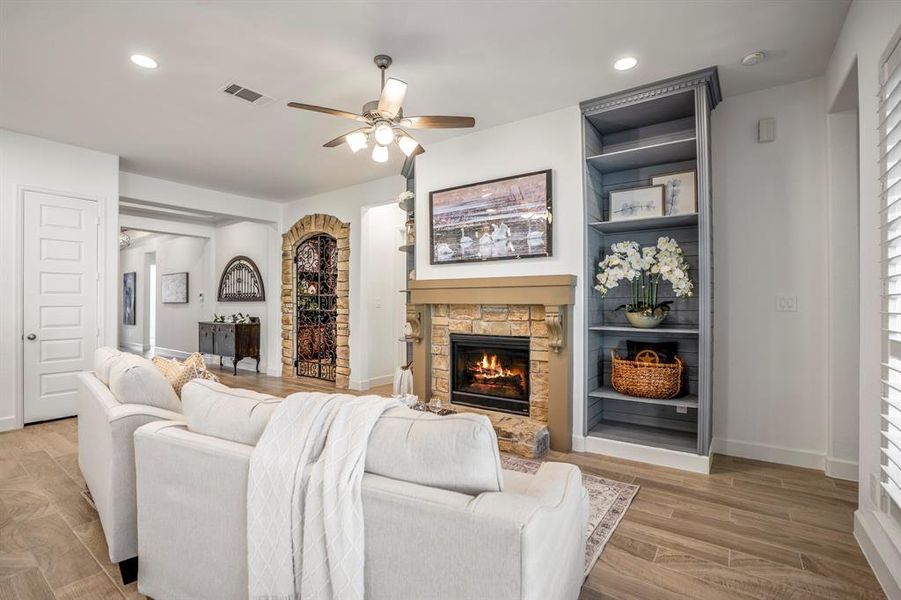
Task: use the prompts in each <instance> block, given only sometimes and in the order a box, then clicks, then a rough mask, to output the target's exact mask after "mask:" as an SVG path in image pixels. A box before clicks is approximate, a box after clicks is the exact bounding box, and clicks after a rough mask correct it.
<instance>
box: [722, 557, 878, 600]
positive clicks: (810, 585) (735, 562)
mask: <svg viewBox="0 0 901 600" xmlns="http://www.w3.org/2000/svg"><path fill="white" fill-rule="evenodd" d="M802 562H803V561H802ZM730 564H731V566H732V567H733V568H734V569H736V570H739V571H743V572H745V573H748V574H751V575H754V576H756V577H760V578H762V579H766V580H768V581H771V582H773V583H778V584H781V585H787V586H790V587H793V588H797V589H799V590H803V591H804V592H806V593H809V594H813V595H814V596H815V597H817V598H824V599H829V600H842V599H845V598H847V599H848V600H852V599H861V600H884V598H885V595H884V594H883V593H882V590H873V589H872V588H867V587H862V586H858V585H854V584H852V583H850V582H848V581H845V580H843V579H833V578H829V577H824V576H822V575H819V574H817V573H814V572H812V571H808V570H806V569H801V570H799V569H794V568H791V567H786V566H785V565H779V564H776V563H773V562H770V561H768V560H764V559H762V558H758V557H756V556H748V555H744V554H741V553H736V554H735V555H734V556H733V558H732V560H731V562H730Z"/></svg>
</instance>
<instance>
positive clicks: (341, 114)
mask: <svg viewBox="0 0 901 600" xmlns="http://www.w3.org/2000/svg"><path fill="white" fill-rule="evenodd" d="M288 106H290V107H291V108H299V109H301V110H312V111H314V112H321V113H325V114H327V115H334V116H336V117H344V118H345V119H353V120H354V121H360V122H361V123H368V122H369V121H367V120H366V117H364V116H363V115H357V114H354V113H352V112H347V111H346V110H338V109H336V108H326V107H324V106H316V105H314V104H301V103H300V102H288Z"/></svg>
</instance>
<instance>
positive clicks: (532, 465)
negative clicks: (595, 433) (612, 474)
mask: <svg viewBox="0 0 901 600" xmlns="http://www.w3.org/2000/svg"><path fill="white" fill-rule="evenodd" d="M501 465H502V466H503V468H505V469H507V470H508V471H519V472H520V473H535V472H536V471H538V467H540V466H541V462H539V461H537V460H529V459H527V458H519V457H518V456H510V455H507V454H501ZM582 485H584V486H585V490H586V491H587V492H588V503H589V506H590V507H591V509H590V514H589V516H588V543H587V545H586V546H585V576H586V577H587V576H588V573H589V571H591V567H593V566H594V563H596V562H597V561H598V558H600V557H601V552H602V551H603V550H604V546H606V545H607V542H608V541H609V540H610V536H611V535H613V530H615V529H616V526H617V525H619V522H620V521H621V520H622V518H623V515H625V514H626V509H628V508H629V505H630V504H631V503H632V499H633V498H635V494H637V493H638V488H639V486H637V485H633V484H631V483H623V482H621V481H614V480H612V479H604V478H603V477H598V476H597V475H591V474H589V473H585V472H583V473H582Z"/></svg>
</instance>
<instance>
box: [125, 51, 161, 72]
mask: <svg viewBox="0 0 901 600" xmlns="http://www.w3.org/2000/svg"><path fill="white" fill-rule="evenodd" d="M131 62H133V63H134V64H136V65H138V66H139V67H144V68H145V69H155V68H157V67H158V66H160V65H159V63H158V62H156V61H155V60H153V59H152V58H150V57H149V56H145V55H143V54H132V55H131Z"/></svg>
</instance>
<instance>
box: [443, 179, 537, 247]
mask: <svg viewBox="0 0 901 600" xmlns="http://www.w3.org/2000/svg"><path fill="white" fill-rule="evenodd" d="M552 217H553V215H552V212H551V170H550V169H548V170H546V171H537V172H535V173H525V174H523V175H514V176H512V177H503V178H501V179H492V180H490V181H482V182H479V183H469V184H466V185H461V186H457V187H453V188H448V189H444V190H437V191H434V192H430V193H429V231H430V236H429V237H430V239H429V245H430V247H431V251H430V263H431V264H433V265H435V264H446V263H459V262H476V261H485V260H504V259H511V258H534V257H538V256H551V255H552V254H553V252H552V244H551V234H552V229H553V228H552V226H551V224H552V222H553V218H552Z"/></svg>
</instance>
